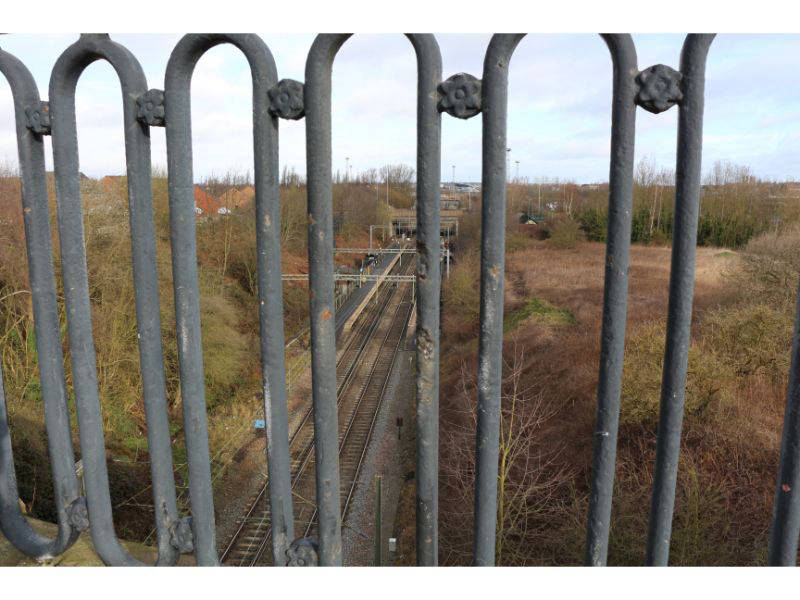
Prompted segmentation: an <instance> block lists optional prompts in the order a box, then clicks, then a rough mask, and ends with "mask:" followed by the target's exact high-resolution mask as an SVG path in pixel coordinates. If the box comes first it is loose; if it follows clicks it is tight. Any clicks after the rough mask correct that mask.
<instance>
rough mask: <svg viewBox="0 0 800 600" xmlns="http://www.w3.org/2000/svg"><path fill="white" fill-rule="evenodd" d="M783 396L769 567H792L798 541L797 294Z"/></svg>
mask: <svg viewBox="0 0 800 600" xmlns="http://www.w3.org/2000/svg"><path fill="white" fill-rule="evenodd" d="M786 396H787V397H786V410H785V412H784V417H783V435H782V438H781V460H780V465H779V467H778V484H777V488H776V490H775V502H774V505H773V511H772V528H771V530H770V538H769V551H768V555H767V562H768V564H770V565H772V566H794V565H795V564H796V563H797V546H798V538H800V292H799V293H798V296H797V309H796V311H795V325H794V339H793V340H792V367H791V370H790V372H789V390H788V392H787V394H786Z"/></svg>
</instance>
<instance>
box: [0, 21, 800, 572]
mask: <svg viewBox="0 0 800 600" xmlns="http://www.w3.org/2000/svg"><path fill="white" fill-rule="evenodd" d="M348 37H349V36H348V35H344V34H337V35H331V34H324V35H319V36H318V37H317V38H316V40H315V41H314V44H313V46H312V48H311V50H310V52H309V55H308V58H307V62H306V73H305V78H306V81H305V84H302V83H300V82H297V81H292V80H285V79H284V80H280V81H279V80H278V77H277V72H276V68H275V63H274V60H273V58H272V55H271V54H270V51H269V49H268V47H267V46H266V45H265V44H264V42H263V41H262V40H261V39H260V38H259V37H257V36H255V35H250V34H237V35H233V34H209V35H199V34H191V35H187V36H185V37H184V38H182V39H181V41H180V42H179V43H178V44H177V46H176V47H175V49H174V50H173V52H172V55H171V56H170V59H169V63H168V66H167V71H166V79H165V85H164V90H163V91H161V90H157V89H148V86H147V82H146V80H145V77H144V73H143V71H142V69H141V67H140V65H139V63H138V61H137V60H136V58H135V57H134V56H133V55H132V54H131V53H130V52H129V51H128V50H126V49H125V48H124V47H123V46H121V45H120V44H117V43H115V42H114V41H112V40H111V39H110V38H109V37H108V36H107V35H82V36H81V37H80V39H79V40H78V41H77V42H76V43H75V44H73V45H72V46H70V47H69V48H68V49H67V50H65V51H64V53H63V54H62V55H61V57H60V58H59V59H58V61H57V63H56V65H55V67H54V69H53V72H52V76H51V81H50V90H49V97H50V104H49V105H48V103H47V102H42V101H41V100H40V97H39V93H38V90H37V88H36V85H35V83H34V80H33V78H32V76H31V75H30V73H29V71H28V70H27V68H26V67H25V66H24V65H23V64H22V63H21V62H20V61H19V60H18V59H16V58H15V57H13V56H12V55H10V54H8V53H6V52H3V51H1V50H0V71H2V72H3V74H4V75H5V77H6V79H7V80H8V83H9V85H10V88H11V92H12V95H13V100H14V112H15V121H16V131H17V142H18V151H19V165H20V173H21V180H22V200H23V208H24V210H23V213H24V214H23V217H24V226H25V232H26V244H27V248H26V250H27V256H28V261H29V266H30V281H31V290H32V295H33V310H34V318H35V331H36V347H37V352H38V361H39V368H40V376H41V381H42V394H43V402H44V411H45V424H46V429H47V435H48V442H49V451H50V460H51V465H52V471H53V478H54V481H53V484H54V489H55V504H56V512H57V520H58V535H57V536H56V538H54V539H48V538H45V537H43V536H41V535H39V534H37V533H36V532H35V531H34V530H33V529H32V527H31V526H30V524H29V523H28V522H27V521H26V519H25V517H24V515H23V514H22V513H21V511H20V509H19V506H18V499H17V496H18V492H17V487H16V480H15V475H14V465H13V456H12V448H11V438H10V433H9V430H8V416H7V414H6V406H5V398H4V397H3V399H2V400H3V401H2V402H0V529H1V530H2V533H3V534H4V535H5V536H6V537H7V538H8V539H9V540H10V541H11V543H12V544H13V545H14V546H15V547H16V548H18V549H20V550H21V551H22V552H24V553H25V554H27V555H30V556H32V557H37V558H43V557H48V556H53V555H57V554H59V553H62V552H63V551H65V550H66V549H67V548H69V547H70V545H72V544H73V543H74V542H75V540H76V538H77V536H78V534H79V532H80V531H82V530H85V529H87V528H89V529H90V531H91V535H92V540H93V542H94V545H95V548H96V549H97V552H98V554H99V555H100V557H101V558H102V559H103V561H104V562H106V563H107V564H112V565H128V564H138V563H137V561H135V560H134V559H133V558H132V557H131V556H130V555H128V554H127V552H125V550H124V549H123V548H122V546H121V545H120V543H119V541H118V540H117V537H116V534H115V532H114V524H113V521H112V517H111V504H110V499H109V489H108V474H107V471H106V463H105V448H104V439H103V430H102V418H101V413H100V402H99V397H98V388H97V373H96V362H95V354H94V346H93V342H92V323H91V318H90V309H89V296H88V280H87V277H88V276H87V268H86V252H85V243H84V231H83V220H82V206H81V197H80V189H79V185H78V177H79V175H78V146H77V133H76V126H75V87H76V84H77V82H78V79H79V77H80V75H81V73H82V71H83V70H84V69H85V68H86V66H88V65H89V64H90V63H92V62H94V61H96V60H105V61H107V62H109V63H110V64H111V65H112V66H113V67H114V69H115V70H116V72H117V75H118V77H119V79H120V84H121V87H122V92H123V115H124V123H125V150H126V160H127V175H128V178H127V184H128V197H129V216H130V225H131V243H132V249H133V277H134V284H135V285H134V288H135V295H136V314H137V327H138V334H139V335H138V339H139V352H140V363H141V375H142V382H143V401H144V406H145V411H146V418H147V428H148V443H149V452H150V457H151V474H152V479H153V501H154V506H155V508H156V510H155V521H156V526H157V531H158V564H174V563H175V562H176V561H177V558H178V556H179V554H180V553H186V552H194V555H195V557H196V562H197V564H199V565H216V564H218V555H217V549H216V546H217V545H216V540H215V523H214V507H213V497H212V485H211V472H210V461H209V446H208V444H209V442H208V426H207V417H206V404H205V388H204V377H203V360H202V351H201V341H202V340H201V333H200V313H199V294H198V274H197V257H196V238H195V220H196V219H195V213H194V199H193V173H192V148H191V116H190V114H191V113H190V84H191V78H192V72H193V70H194V67H195V65H196V63H197V61H198V60H199V58H200V57H201V56H202V55H203V54H204V53H205V52H206V51H207V50H208V49H209V48H211V47H213V46H215V45H218V44H222V43H229V44H233V45H234V46H236V47H237V48H239V50H241V51H242V53H243V54H244V55H245V57H246V58H247V60H248V63H249V65H250V69H251V74H252V83H253V144H254V149H255V161H254V170H255V190H256V220H255V223H254V226H255V227H256V231H257V255H258V294H259V315H260V323H261V326H260V334H261V348H260V350H261V370H262V381H263V391H264V412H265V417H266V422H267V460H268V469H269V481H270V486H269V488H270V507H271V520H270V521H271V524H272V530H273V535H272V551H273V555H274V564H276V565H285V564H296V563H297V562H303V563H305V564H308V563H318V564H320V565H339V564H341V563H342V541H341V539H342V538H341V526H342V522H341V506H340V495H339V483H340V482H339V458H338V452H337V451H338V440H337V414H336V411H337V407H336V388H337V386H336V373H335V370H336V348H335V319H334V318H333V317H334V313H335V304H334V261H333V255H334V247H333V212H332V182H331V71H332V66H333V61H334V58H335V57H336V54H337V52H338V50H339V49H340V48H341V46H342V44H344V43H345V41H346V40H347V39H348ZM407 37H408V39H409V41H410V42H411V44H412V46H413V48H414V50H415V52H416V57H417V67H418V69H417V70H418V81H417V173H418V177H417V183H416V203H417V209H416V231H417V250H416V253H417V265H416V276H415V279H416V288H415V296H416V298H415V300H416V307H417V311H418V312H417V318H416V342H417V343H416V352H417V360H416V403H417V411H416V412H417V430H416V443H417V469H416V479H417V486H416V489H417V491H416V494H417V498H416V520H417V561H418V563H419V564H420V565H435V564H436V563H437V539H438V532H437V512H438V496H437V493H438V492H437V488H438V427H439V423H438V393H439V328H440V319H439V299H440V290H441V269H440V247H439V241H440V240H439V238H440V225H441V222H442V220H441V219H440V173H441V114H442V113H443V112H447V113H448V114H450V115H451V116H454V117H457V118H461V119H467V118H471V117H474V116H476V115H478V114H481V115H482V119H483V175H482V192H481V193H482V195H483V202H482V234H481V235H482V237H481V282H480V340H479V369H478V424H477V431H476V469H477V472H476V489H475V507H474V510H475V538H474V539H475V541H474V562H475V564H476V565H491V564H494V561H495V555H494V553H495V535H496V525H497V523H496V514H497V511H496V506H497V472H498V444H499V419H500V391H501V390H500V386H501V368H502V356H501V353H502V341H503V279H504V254H505V252H504V244H505V239H504V236H505V233H504V232H505V195H506V182H507V174H506V160H505V155H506V130H507V125H506V115H507V105H508V72H509V63H510V61H511V57H512V55H513V52H514V50H515V48H516V46H517V44H518V43H519V42H520V40H521V39H522V37H523V36H522V35H518V34H498V35H495V36H494V37H493V38H492V40H491V42H490V44H489V47H488V50H487V52H486V56H485V62H484V67H483V75H482V78H481V79H478V78H476V77H474V76H472V75H469V74H464V73H459V74H457V75H454V76H452V77H450V78H448V79H446V80H443V78H442V73H441V55H440V51H439V46H438V43H437V41H436V39H435V38H434V36H432V35H418V34H414V35H408V36H407ZM602 37H603V39H604V40H605V42H606V44H607V46H608V49H609V51H610V55H611V60H612V63H613V98H612V122H611V153H610V192H609V211H608V237H607V246H606V247H607V250H606V266H605V289H604V300H603V320H602V342H601V354H600V373H599V383H598V389H597V415H596V424H595V429H594V440H595V445H594V455H593V464H592V481H591V495H590V506H589V514H588V531H587V543H586V555H585V561H586V564H589V565H604V564H605V563H606V556H607V551H608V537H609V524H610V515H611V500H612V492H613V485H614V471H615V458H616V446H617V431H618V423H619V410H620V388H621V378H622V365H623V355H624V338H625V325H626V309H627V296H628V290H627V287H628V258H629V248H630V238H631V214H632V210H631V209H632V195H633V156H634V152H633V150H634V140H635V118H636V108H637V106H641V107H643V108H645V109H646V110H648V111H650V112H654V113H659V112H663V111H664V110H667V109H669V108H670V107H672V106H673V105H677V106H678V110H679V113H680V114H679V123H678V147H677V161H676V165H677V171H676V198H675V202H676V211H675V215H676V216H675V223H674V235H673V246H672V268H671V274H670V284H669V285H670V287H669V290H670V291H669V306H668V321H667V323H668V325H667V334H666V348H665V360H664V371H663V381H662V391H661V413H660V419H659V429H658V442H657V455H656V466H655V480H654V487H653V495H652V507H651V512H650V527H649V535H648V544H647V563H648V564H652V565H664V564H667V562H668V556H669V542H670V534H671V527H672V515H673V507H674V502H675V487H676V475H677V469H678V454H679V442H680V436H681V425H682V416H683V405H684V395H685V388H686V377H687V360H688V348H689V335H690V325H691V307H692V297H693V290H694V274H695V273H694V271H695V246H696V238H697V221H698V206H699V200H700V160H701V143H702V120H703V88H704V83H705V74H704V71H705V61H706V55H707V52H708V50H709V46H710V44H711V42H712V40H713V37H714V36H713V35H689V36H687V37H686V40H685V42H684V45H683V50H682V53H681V59H680V67H679V70H677V71H676V70H673V69H671V68H669V67H667V66H664V65H656V66H653V67H650V68H647V69H644V70H641V71H640V70H639V68H638V65H637V59H636V49H635V47H634V43H633V40H632V38H631V37H630V36H629V35H621V34H614V35H603V36H602ZM303 117H305V118H306V151H307V173H308V187H307V192H308V218H309V236H308V239H309V248H308V256H309V266H310V273H309V281H310V288H311V294H310V330H311V363H312V388H313V415H314V438H315V450H314V451H315V460H316V465H317V467H316V499H317V506H318V510H319V514H318V524H319V539H318V546H316V545H315V544H310V543H309V541H308V540H306V539H300V540H296V539H295V532H294V531H293V528H294V525H293V523H294V519H293V512H292V511H293V509H292V497H291V481H290V469H289V440H288V415H287V398H286V376H285V365H284V334H283V304H282V292H281V265H280V231H279V224H280V204H279V187H278V185H279V184H278V181H279V174H278V128H279V127H278V125H279V119H280V118H287V119H300V118H303ZM157 126H162V127H166V137H167V156H168V180H169V209H170V227H171V246H172V263H173V264H172V267H173V274H174V294H175V312H176V315H175V316H176V323H177V345H178V352H179V366H180V381H181V394H182V399H183V411H184V413H183V418H184V428H185V433H186V435H185V438H186V451H187V460H188V465H189V487H190V499H191V518H188V517H183V518H180V517H179V515H178V510H177V507H176V495H175V483H174V479H173V471H172V451H171V446H170V439H169V429H168V422H167V411H166V399H165V383H164V367H163V354H162V347H161V339H160V322H159V309H158V307H159V297H158V291H157V290H158V287H157V279H156V264H155V248H154V232H153V216H152V198H151V189H150V183H151V175H150V137H149V128H150V127H157ZM46 135H51V136H52V139H53V154H54V165H55V174H56V198H57V214H58V227H59V238H60V245H61V256H62V275H63V279H64V288H65V301H66V309H67V323H68V331H69V343H70V350H71V360H72V363H71V368H72V372H73V377H72V381H73V382H74V392H75V397H76V406H77V416H78V425H79V431H80V444H81V455H82V459H83V465H84V477H85V489H86V496H85V497H84V496H82V495H81V490H80V487H79V484H78V480H77V478H76V475H75V471H74V453H73V448H72V443H71V438H70V427H69V417H68V410H67V390H66V384H65V373H64V369H63V353H62V349H61V344H60V341H59V328H58V306H57V299H56V289H55V280H54V272H53V263H52V247H51V239H50V227H49V218H48V208H47V206H48V204H47V187H46V179H45V177H46V176H45V163H44V143H43V136H46ZM797 323H798V325H800V304H798V318H797ZM798 325H796V327H795V333H794V343H793V348H792V350H791V355H792V364H791V374H790V384H789V391H788V398H787V405H786V413H785V421H784V431H783V440H782V443H781V455H780V465H779V475H778V481H777V486H776V492H775V504H774V512H773V521H772V530H771V537H770V543H769V554H768V561H769V563H770V564H774V565H791V564H794V563H795V561H796V557H797V549H798V537H800V334H799V333H798V329H797V327H798ZM787 352H788V349H787ZM0 394H2V374H0ZM317 548H318V550H317ZM309 552H310V553H312V554H314V553H317V552H318V556H313V557H311V558H312V559H313V560H308V558H309V557H308V553H309ZM298 554H303V556H304V557H305V558H304V559H303V560H302V561H297V560H294V559H293V557H296V556H298Z"/></svg>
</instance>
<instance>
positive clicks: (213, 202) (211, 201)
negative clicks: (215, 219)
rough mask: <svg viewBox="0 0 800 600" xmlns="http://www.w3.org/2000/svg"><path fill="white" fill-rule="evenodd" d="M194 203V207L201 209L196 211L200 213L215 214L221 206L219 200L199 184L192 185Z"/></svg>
mask: <svg viewBox="0 0 800 600" xmlns="http://www.w3.org/2000/svg"><path fill="white" fill-rule="evenodd" d="M194 205H195V208H199V209H200V210H201V211H202V212H199V213H198V214H202V215H216V214H217V211H218V210H219V209H220V207H221V206H222V204H220V201H219V200H217V199H216V198H214V196H212V195H211V194H209V193H208V192H206V191H205V190H204V189H203V188H201V187H200V186H199V185H196V186H194Z"/></svg>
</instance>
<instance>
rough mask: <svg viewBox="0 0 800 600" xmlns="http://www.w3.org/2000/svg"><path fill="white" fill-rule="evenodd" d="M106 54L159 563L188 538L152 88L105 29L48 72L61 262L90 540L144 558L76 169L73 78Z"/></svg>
mask: <svg viewBox="0 0 800 600" xmlns="http://www.w3.org/2000/svg"><path fill="white" fill-rule="evenodd" d="M100 59H104V60H107V61H108V62H109V63H110V64H111V65H112V66H113V67H114V69H115V71H116V72H117V75H118V77H119V79H120V83H121V86H122V104H123V120H124V128H125V159H126V163H127V165H126V166H127V174H128V202H129V212H130V227H131V242H132V255H133V279H134V290H135V300H136V322H137V333H138V338H139V361H140V365H141V373H142V387H143V392H144V407H145V412H146V417H147V425H148V444H149V450H150V466H151V475H152V481H153V505H154V507H155V519H156V525H157V530H158V534H157V535H158V564H174V563H175V562H176V561H177V558H178V555H179V547H181V546H185V544H178V543H176V539H175V535H174V534H175V533H176V532H177V528H179V526H180V523H179V522H178V517H177V507H176V501H175V482H174V477H173V471H172V450H171V446H170V438H169V423H168V420H167V408H166V386H165V379H164V364H163V353H162V348H161V321H160V316H159V298H158V275H157V272H156V264H155V237H154V229H153V210H152V189H151V179H150V135H149V128H148V127H147V125H145V124H143V123H140V122H139V121H138V120H137V112H138V111H137V104H136V100H137V98H138V97H140V96H141V95H142V94H144V93H145V92H147V82H146V80H145V76H144V73H143V71H142V68H141V66H140V65H139V63H138V61H137V60H136V58H135V57H134V56H133V55H132V54H131V53H130V52H129V51H128V50H127V49H126V48H124V47H123V46H121V45H119V44H117V43H115V42H113V41H111V40H110V39H109V37H108V36H107V35H82V36H81V38H80V39H79V40H78V41H77V42H76V43H74V44H73V45H72V46H70V47H69V48H67V49H66V50H65V51H64V53H63V54H62V55H61V56H60V57H59V59H58V61H57V62H56V64H55V66H54V67H53V72H52V75H51V78H50V97H51V98H52V99H53V101H52V103H51V106H50V108H51V113H52V137H53V159H54V168H55V173H56V177H55V179H56V199H57V207H58V224H59V238H60V243H61V268H62V274H63V280H64V294H65V298H66V307H67V325H68V331H69V342H70V350H71V359H72V374H73V387H74V391H75V398H76V404H77V409H78V423H79V426H80V434H81V435H80V441H81V458H82V460H83V464H84V482H85V486H86V492H87V499H88V511H89V521H90V524H91V534H92V541H93V542H94V546H95V549H96V550H97V553H98V554H99V555H100V557H101V558H102V559H103V561H104V562H106V563H107V564H115V565H132V564H141V563H139V562H138V561H136V560H134V559H133V558H132V557H131V556H130V555H129V554H128V553H127V552H126V551H125V550H124V549H123V548H122V546H121V545H120V543H119V540H118V539H117V537H116V534H115V532H114V523H113V517H112V514H111V498H110V491H109V485H108V471H107V468H106V461H105V456H106V453H105V443H104V438H103V423H102V416H101V410H100V400H99V397H98V388H97V367H96V357H95V350H94V341H93V337H92V321H91V307H90V302H89V286H88V275H87V269H86V249H85V247H84V234H83V216H82V212H83V211H82V207H81V193H80V183H79V178H78V138H77V131H76V123H75V87H76V85H77V83H78V79H79V77H80V75H81V73H82V72H83V70H84V69H85V68H86V67H87V66H88V65H89V64H91V63H93V62H94V61H96V60H100ZM178 533H179V532H178ZM185 549H187V550H188V549H190V547H188V548H185Z"/></svg>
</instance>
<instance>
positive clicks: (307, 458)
mask: <svg viewBox="0 0 800 600" xmlns="http://www.w3.org/2000/svg"><path fill="white" fill-rule="evenodd" d="M409 267H410V265H407V266H406V270H408V268H409ZM393 292H394V293H393V294H392V295H391V297H390V298H389V301H391V299H392V298H393V297H394V294H395V293H397V290H396V289H395V290H393ZM385 306H388V301H387V303H386V305H385ZM399 309H400V303H398V308H397V309H395V315H393V317H392V321H390V325H389V326H388V327H387V332H386V335H385V336H384V339H383V340H382V341H381V344H380V346H379V350H378V353H380V349H381V348H382V347H383V345H384V344H385V342H386V339H388V336H389V335H390V333H391V329H392V324H393V323H394V319H395V316H396V313H397V312H398V311H399ZM383 316H384V313H383V311H382V312H381V313H380V317H379V320H380V318H382V317H383ZM379 320H378V321H376V325H375V326H374V327H373V330H372V332H371V333H370V337H371V335H372V334H373V333H374V331H375V329H377V324H378V322H379ZM369 341H370V340H369V338H368V339H367V340H365V343H364V347H366V344H367V343H368V342H369ZM362 351H363V348H362ZM378 360H379V355H376V358H375V362H373V363H372V366H371V368H370V372H369V374H368V375H367V376H366V377H365V379H364V387H363V388H362V390H361V392H360V393H359V396H358V397H357V400H356V404H355V407H354V409H353V410H352V412H351V414H350V418H349V419H348V425H347V426H346V430H345V437H346V435H347V432H349V429H350V426H351V425H352V422H353V420H354V419H355V417H356V415H357V414H358V407H359V406H360V404H361V401H362V400H363V398H364V395H365V393H366V390H367V387H368V385H369V382H370V380H371V378H372V375H373V373H374V371H375V369H376V366H377V363H378ZM353 373H355V370H353ZM353 381H354V379H353V378H352V377H349V378H348V381H347V382H346V386H347V387H344V386H342V388H341V393H340V394H339V395H338V396H337V402H336V406H337V429H338V409H339V407H340V406H341V404H342V401H343V399H344V398H345V392H346V391H347V390H349V388H350V385H351V384H352V383H353ZM338 437H339V436H338V435H337V447H338V451H337V463H338V458H339V455H340V454H341V451H342V448H343V447H344V446H343V444H341V443H339V442H338ZM313 443H314V442H313V441H312V442H311V446H313ZM311 459H312V454H311V452H310V451H308V452H307V454H306V455H305V457H304V458H303V462H302V463H301V465H300V467H299V468H298V470H297V473H296V475H295V477H294V479H293V481H292V489H294V488H295V487H296V486H297V484H298V483H299V482H300V481H301V479H302V477H303V476H304V475H305V473H306V469H307V468H308V466H309V465H310V464H311ZM339 493H340V495H341V490H340V492H339ZM317 514H318V508H315V509H314V512H313V514H312V517H311V519H310V520H309V523H313V519H314V517H315V516H316V515H317ZM308 531H309V529H308V526H307V527H306V529H305V534H304V535H306V536H307V535H308ZM262 546H263V543H262ZM262 554H263V550H259V552H258V553H257V555H256V557H255V558H254V559H253V561H252V563H251V566H253V565H255V564H256V563H257V562H258V560H260V558H261V556H262Z"/></svg>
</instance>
